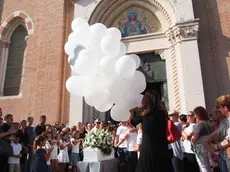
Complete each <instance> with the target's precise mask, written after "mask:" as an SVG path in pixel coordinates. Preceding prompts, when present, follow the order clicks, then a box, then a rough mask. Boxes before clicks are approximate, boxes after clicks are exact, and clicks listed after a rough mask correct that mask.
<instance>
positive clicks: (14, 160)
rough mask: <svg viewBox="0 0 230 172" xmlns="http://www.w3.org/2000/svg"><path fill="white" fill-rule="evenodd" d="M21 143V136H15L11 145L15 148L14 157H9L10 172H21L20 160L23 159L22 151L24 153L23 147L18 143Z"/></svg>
mask: <svg viewBox="0 0 230 172" xmlns="http://www.w3.org/2000/svg"><path fill="white" fill-rule="evenodd" d="M18 142H19V136H18V135H14V136H13V141H12V143H11V146H12V148H13V155H12V156H10V157H9V159H8V164H9V172H20V171H21V169H20V158H21V156H22V155H21V151H22V145H21V144H19V143H18Z"/></svg>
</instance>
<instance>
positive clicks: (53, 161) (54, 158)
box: [47, 132, 58, 172]
mask: <svg viewBox="0 0 230 172" xmlns="http://www.w3.org/2000/svg"><path fill="white" fill-rule="evenodd" d="M47 136H48V138H49V144H50V145H51V146H52V147H54V149H53V151H52V152H51V154H50V167H51V169H52V171H53V172H58V141H57V140H56V139H55V138H54V136H53V133H52V132H49V133H48V134H47ZM47 146H48V144H47Z"/></svg>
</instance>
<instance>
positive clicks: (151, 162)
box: [0, 91, 230, 172]
mask: <svg viewBox="0 0 230 172" xmlns="http://www.w3.org/2000/svg"><path fill="white" fill-rule="evenodd" d="M130 113H131V115H130V120H129V121H122V122H120V123H115V122H110V121H107V122H101V121H99V120H98V119H97V120H95V121H94V123H88V124H85V125H83V124H82V123H81V122H77V123H76V125H75V126H71V127H70V128H69V127H66V126H65V125H60V124H59V123H58V122H56V123H54V124H53V125H50V124H46V116H41V117H40V122H39V124H38V125H36V126H35V127H34V126H33V123H34V118H33V117H32V116H28V118H27V120H22V121H21V122H20V123H15V122H13V115H12V114H6V115H5V116H4V119H3V118H2V116H3V114H2V113H0V141H3V140H4V141H6V142H8V143H9V144H10V145H11V146H12V148H13V154H12V155H10V156H9V155H5V154H1V152H3V151H2V148H3V146H2V147H1V143H2V142H0V162H1V163H0V171H1V172H8V171H9V172H68V171H73V172H76V171H77V163H78V162H79V161H82V160H83V140H84V138H85V136H86V134H87V133H88V132H89V131H91V130H93V129H103V130H105V131H107V132H111V134H112V136H113V139H112V140H113V145H114V149H115V157H116V158H117V160H118V165H119V171H120V172H135V171H136V172H153V171H162V172H190V171H191V172H211V171H214V172H228V171H229V170H228V164H229V158H230V155H228V152H230V151H228V148H229V147H230V128H229V121H230V95H224V96H221V97H220V98H218V99H217V100H216V107H215V108H213V110H212V112H211V113H208V111H207V110H206V109H205V108H204V107H196V108H195V109H194V110H192V111H190V112H188V113H187V114H180V113H179V112H178V111H177V110H173V111H169V112H168V111H166V109H165V107H164V104H163V102H161V101H160V97H159V95H158V94H157V93H156V92H154V91H148V92H146V93H145V94H144V98H143V100H142V107H141V108H135V109H133V110H130ZM168 120H171V121H172V122H173V123H174V125H175V126H176V128H177V129H178V131H179V132H180V134H181V137H180V139H177V140H175V141H174V142H173V143H169V142H168V141H167V134H166V133H167V132H166V131H167V121H168Z"/></svg>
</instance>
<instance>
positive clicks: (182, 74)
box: [170, 20, 205, 113]
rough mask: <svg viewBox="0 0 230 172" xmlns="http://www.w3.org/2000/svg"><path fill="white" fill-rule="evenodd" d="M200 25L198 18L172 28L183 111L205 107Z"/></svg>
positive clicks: (172, 41) (172, 40) (181, 109)
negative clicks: (199, 49) (199, 45)
mask: <svg viewBox="0 0 230 172" xmlns="http://www.w3.org/2000/svg"><path fill="white" fill-rule="evenodd" d="M198 31H199V25H198V21H197V20H193V21H188V22H183V23H177V24H176V25H175V26H174V27H172V28H170V32H171V34H172V35H173V37H172V39H171V43H172V44H173V46H174V50H175V55H176V64H177V76H178V85H179V100H180V111H181V113H187V112H188V111H190V110H193V109H194V108H195V107H196V106H204V107H205V99H204V90H203V81H202V75H201V66H200V58H199V51H198V44H197V37H198Z"/></svg>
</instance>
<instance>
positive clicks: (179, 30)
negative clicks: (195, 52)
mask: <svg viewBox="0 0 230 172" xmlns="http://www.w3.org/2000/svg"><path fill="white" fill-rule="evenodd" d="M198 33H199V20H198V19H196V20H191V21H186V22H180V23H177V24H176V25H174V26H173V27H171V28H169V29H168V30H167V31H166V32H165V34H166V36H167V38H168V40H169V41H170V43H171V45H174V44H176V43H178V42H181V41H188V40H194V39H197V38H198Z"/></svg>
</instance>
